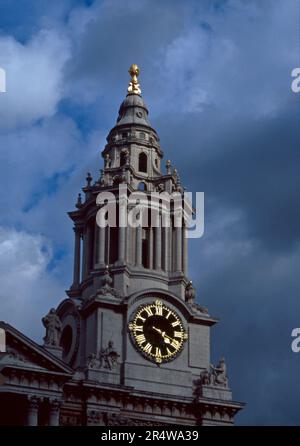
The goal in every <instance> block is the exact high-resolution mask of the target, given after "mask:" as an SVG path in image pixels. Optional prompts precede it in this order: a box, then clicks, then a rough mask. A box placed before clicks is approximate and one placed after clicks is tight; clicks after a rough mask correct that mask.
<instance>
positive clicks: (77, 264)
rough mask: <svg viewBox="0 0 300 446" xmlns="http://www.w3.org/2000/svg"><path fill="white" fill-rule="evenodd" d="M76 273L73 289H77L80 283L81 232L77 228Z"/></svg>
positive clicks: (75, 248) (74, 273)
mask: <svg viewBox="0 0 300 446" xmlns="http://www.w3.org/2000/svg"><path fill="white" fill-rule="evenodd" d="M74 232H75V246H74V272H73V285H72V288H74V289H77V288H78V286H79V283H80V255H81V231H80V229H79V228H78V227H76V226H75V228H74Z"/></svg>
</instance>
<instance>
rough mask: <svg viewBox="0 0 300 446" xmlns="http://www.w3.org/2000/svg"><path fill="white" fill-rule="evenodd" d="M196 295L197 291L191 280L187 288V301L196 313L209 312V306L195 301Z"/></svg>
mask: <svg viewBox="0 0 300 446" xmlns="http://www.w3.org/2000/svg"><path fill="white" fill-rule="evenodd" d="M195 297H196V291H195V288H194V287H193V283H192V281H191V280H190V281H189V282H188V284H187V286H186V288H185V301H186V303H187V304H188V305H189V306H190V307H191V309H192V310H193V311H194V312H195V313H205V314H208V310H207V308H205V307H203V306H202V305H199V304H197V303H196V302H195Z"/></svg>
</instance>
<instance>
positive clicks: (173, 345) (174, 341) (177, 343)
mask: <svg viewBox="0 0 300 446" xmlns="http://www.w3.org/2000/svg"><path fill="white" fill-rule="evenodd" d="M171 345H172V347H174V348H175V349H176V350H177V349H178V348H179V347H180V342H178V341H176V339H173V341H172V342H171Z"/></svg>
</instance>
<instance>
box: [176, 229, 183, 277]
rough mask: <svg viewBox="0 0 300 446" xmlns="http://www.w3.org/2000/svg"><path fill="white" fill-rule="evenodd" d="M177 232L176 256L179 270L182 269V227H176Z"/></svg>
mask: <svg viewBox="0 0 300 446" xmlns="http://www.w3.org/2000/svg"><path fill="white" fill-rule="evenodd" d="M175 234H176V258H175V270H176V271H177V272H180V271H182V228H181V227H180V228H176V227H175Z"/></svg>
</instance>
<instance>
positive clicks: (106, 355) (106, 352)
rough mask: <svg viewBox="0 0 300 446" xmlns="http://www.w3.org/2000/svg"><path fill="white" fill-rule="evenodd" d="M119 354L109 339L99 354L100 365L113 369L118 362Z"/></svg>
mask: <svg viewBox="0 0 300 446" xmlns="http://www.w3.org/2000/svg"><path fill="white" fill-rule="evenodd" d="M119 356H120V355H119V354H118V353H117V352H116V350H115V349H114V343H113V341H109V343H108V346H107V347H106V348H105V349H103V350H101V352H100V354H99V361H100V367H103V368H104V369H109V370H113V369H115V368H116V366H117V364H118V358H119Z"/></svg>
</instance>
